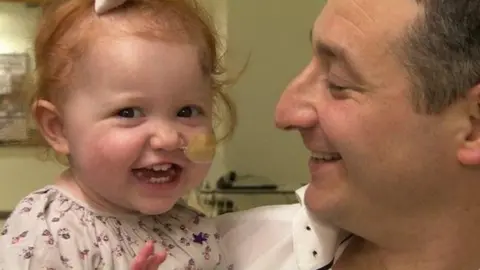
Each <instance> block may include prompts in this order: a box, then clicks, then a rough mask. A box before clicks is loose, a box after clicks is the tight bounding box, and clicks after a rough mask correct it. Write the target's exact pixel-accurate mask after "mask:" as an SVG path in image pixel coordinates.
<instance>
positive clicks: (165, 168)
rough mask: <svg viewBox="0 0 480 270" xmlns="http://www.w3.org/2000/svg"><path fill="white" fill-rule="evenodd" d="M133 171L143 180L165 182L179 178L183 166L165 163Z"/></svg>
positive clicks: (155, 182) (152, 182)
mask: <svg viewBox="0 0 480 270" xmlns="http://www.w3.org/2000/svg"><path fill="white" fill-rule="evenodd" d="M132 172H133V175H135V177H137V178H138V179H139V180H141V181H146V182H148V183H151V184H165V183H169V182H172V181H174V180H175V179H177V177H176V176H177V175H179V174H180V172H181V168H180V166H178V165H176V164H173V163H164V164H157V165H152V166H148V167H144V168H137V169H133V170H132Z"/></svg>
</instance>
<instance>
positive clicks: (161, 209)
mask: <svg viewBox="0 0 480 270" xmlns="http://www.w3.org/2000/svg"><path fill="white" fill-rule="evenodd" d="M174 205H175V202H171V203H170V202H169V203H167V202H162V203H160V204H155V205H142V206H141V207H139V209H138V212H140V213H142V214H143V215H147V216H155V215H161V214H163V213H166V212H168V211H170V210H171V209H172V208H173V206H174Z"/></svg>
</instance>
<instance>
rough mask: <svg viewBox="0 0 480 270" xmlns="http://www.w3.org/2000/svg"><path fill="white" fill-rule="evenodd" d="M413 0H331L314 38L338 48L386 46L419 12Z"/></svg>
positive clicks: (354, 48)
mask: <svg viewBox="0 0 480 270" xmlns="http://www.w3.org/2000/svg"><path fill="white" fill-rule="evenodd" d="M419 11H420V8H419V6H418V5H417V3H416V1H414V0H402V1H398V0H329V1H328V2H327V4H326V5H325V7H324V9H323V10H322V12H321V14H320V16H319V17H318V18H317V20H316V21H315V24H314V27H313V29H312V36H311V38H312V41H313V42H314V43H321V44H322V45H326V46H327V47H334V48H336V47H338V48H340V49H339V50H338V51H351V50H356V49H362V50H363V49H365V48H373V47H375V48H376V49H384V50H385V49H387V47H388V46H387V45H388V44H389V43H390V42H393V41H395V40H398V38H399V37H401V36H403V33H404V32H405V31H406V30H407V28H408V26H409V25H410V24H411V23H412V22H413V20H414V19H415V18H417V15H418V14H419Z"/></svg>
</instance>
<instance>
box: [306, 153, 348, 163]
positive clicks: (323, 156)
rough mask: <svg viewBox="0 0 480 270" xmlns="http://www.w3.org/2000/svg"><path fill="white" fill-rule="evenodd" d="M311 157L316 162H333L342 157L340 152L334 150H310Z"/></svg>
mask: <svg viewBox="0 0 480 270" xmlns="http://www.w3.org/2000/svg"><path fill="white" fill-rule="evenodd" d="M311 157H312V159H313V160H314V161H317V162H335V161H339V160H341V159H342V156H341V155H340V153H335V152H318V153H314V152H312V154H311Z"/></svg>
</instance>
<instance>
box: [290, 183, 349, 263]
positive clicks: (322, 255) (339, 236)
mask: <svg viewBox="0 0 480 270" xmlns="http://www.w3.org/2000/svg"><path fill="white" fill-rule="evenodd" d="M307 188H308V185H306V186H303V187H301V188H299V189H297V190H296V191H295V194H296V196H297V199H298V201H299V203H300V205H301V206H302V207H301V210H300V211H299V212H298V214H297V215H296V216H295V218H294V221H293V225H292V226H293V228H292V231H293V245H294V253H295V257H296V260H297V265H298V267H299V269H300V270H312V269H314V270H315V269H323V268H322V267H325V268H324V269H330V267H328V265H331V264H332V263H333V261H334V259H335V257H336V254H338V251H339V250H340V249H341V250H343V247H342V246H341V243H343V241H344V239H345V238H346V236H347V235H348V233H345V232H344V231H342V230H341V229H339V228H338V227H335V226H333V225H331V224H328V223H326V222H323V221H321V220H319V219H318V218H315V217H314V215H313V213H312V212H311V211H310V210H309V209H308V208H307V207H306V206H305V203H304V196H305V191H306V189H307Z"/></svg>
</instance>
